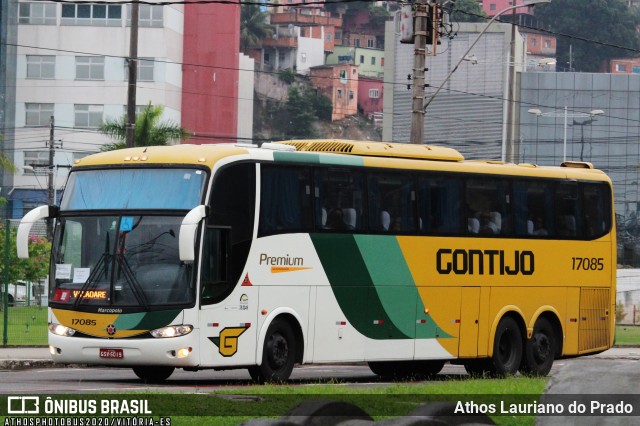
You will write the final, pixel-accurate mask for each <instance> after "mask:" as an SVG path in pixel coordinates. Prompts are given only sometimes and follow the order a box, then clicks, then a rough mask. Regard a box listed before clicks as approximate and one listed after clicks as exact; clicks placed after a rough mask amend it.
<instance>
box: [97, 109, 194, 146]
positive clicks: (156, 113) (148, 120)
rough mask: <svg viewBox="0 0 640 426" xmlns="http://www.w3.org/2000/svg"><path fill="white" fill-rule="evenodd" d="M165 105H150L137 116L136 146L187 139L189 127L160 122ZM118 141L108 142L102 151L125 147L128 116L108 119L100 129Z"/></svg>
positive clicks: (155, 144)
mask: <svg viewBox="0 0 640 426" xmlns="http://www.w3.org/2000/svg"><path fill="white" fill-rule="evenodd" d="M163 111H164V107H163V106H162V105H151V102H149V104H148V105H146V106H145V107H144V109H143V110H142V112H141V113H140V114H138V115H137V116H136V126H135V146H157V145H167V143H168V142H169V141H174V140H185V139H187V138H188V137H189V132H188V131H187V129H185V128H183V127H180V126H178V125H177V124H175V123H173V122H171V121H162V122H160V121H159V120H160V117H161V116H162V112H163ZM98 131H99V132H100V133H102V134H105V135H107V136H109V137H111V138H113V139H116V140H117V142H115V143H111V144H106V145H104V146H103V147H102V149H101V150H102V151H113V150H114V149H122V148H125V146H126V144H125V140H126V138H127V117H126V115H125V116H122V118H120V119H119V120H106V121H105V122H104V123H103V124H102V126H100V128H99V129H98Z"/></svg>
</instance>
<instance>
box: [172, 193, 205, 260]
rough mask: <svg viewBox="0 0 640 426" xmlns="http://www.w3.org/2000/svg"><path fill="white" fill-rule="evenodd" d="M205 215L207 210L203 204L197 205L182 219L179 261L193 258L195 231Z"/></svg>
mask: <svg viewBox="0 0 640 426" xmlns="http://www.w3.org/2000/svg"><path fill="white" fill-rule="evenodd" d="M206 215H207V210H206V208H205V206H203V205H199V206H197V207H195V208H193V209H192V210H191V211H190V212H189V213H187V215H186V216H185V217H184V219H182V224H181V225H180V236H179V240H178V244H179V249H180V261H182V262H193V261H194V260H195V257H196V255H195V245H196V244H195V242H196V231H197V230H198V225H199V224H200V221H201V220H202V219H204V218H205V217H206Z"/></svg>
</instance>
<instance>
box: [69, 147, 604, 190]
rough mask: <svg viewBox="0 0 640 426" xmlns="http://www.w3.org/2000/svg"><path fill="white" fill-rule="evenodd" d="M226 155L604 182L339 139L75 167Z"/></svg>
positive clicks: (195, 150)
mask: <svg viewBox="0 0 640 426" xmlns="http://www.w3.org/2000/svg"><path fill="white" fill-rule="evenodd" d="M231 156H242V157H244V158H253V159H258V160H271V159H273V160H275V161H283V162H293V163H322V164H327V165H329V164H335V165H340V164H342V165H344V164H351V165H359V166H364V167H382V168H397V169H406V170H410V169H414V170H436V171H452V172H468V173H480V174H496V175H497V174H503V175H513V176H532V177H533V176H535V177H554V178H569V179H588V180H606V181H609V179H608V177H607V176H606V175H605V174H604V172H602V171H601V170H597V169H595V168H594V167H593V165H591V164H590V163H586V162H574V161H568V162H565V163H563V164H562V166H561V167H557V166H539V165H536V164H513V163H503V162H502V161H496V160H465V159H464V157H463V156H462V154H460V153H459V152H458V151H456V150H455V149H452V148H445V147H440V146H431V145H411V144H404V143H389V142H372V141H353V140H340V139H314V140H286V141H279V142H275V143H271V144H264V146H263V147H262V148H259V147H258V145H251V144H203V145H191V144H181V145H171V146H150V147H139V148H128V149H121V150H115V151H108V152H103V153H99V154H94V155H90V156H87V157H84V158H82V159H80V160H76V161H75V163H74V168H80V167H91V166H93V167H95V166H109V165H113V166H141V165H151V164H157V165H168V164H170V165H180V164H184V165H202V166H205V167H207V168H209V169H213V168H214V166H215V164H216V162H218V161H219V160H221V159H223V158H226V157H231Z"/></svg>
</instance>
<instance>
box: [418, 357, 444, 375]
mask: <svg viewBox="0 0 640 426" xmlns="http://www.w3.org/2000/svg"><path fill="white" fill-rule="evenodd" d="M414 362H415V364H416V373H418V374H419V375H421V376H424V377H427V378H432V377H434V376H435V375H436V374H438V373H439V372H441V371H442V369H443V368H444V361H438V360H428V361H414Z"/></svg>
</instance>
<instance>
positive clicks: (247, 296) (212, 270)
mask: <svg viewBox="0 0 640 426" xmlns="http://www.w3.org/2000/svg"><path fill="white" fill-rule="evenodd" d="M229 236H230V230H229V229H221V228H215V227H208V228H207V229H206V230H205V237H204V242H203V250H202V267H201V280H200V282H201V289H200V305H201V308H200V320H199V323H200V348H201V355H200V363H201V364H202V365H203V366H214V365H215V366H225V365H250V364H253V363H255V344H256V343H255V342H256V339H257V331H256V330H257V309H258V308H257V307H258V291H257V287H254V286H253V285H252V283H251V281H250V279H249V276H248V274H246V275H245V276H244V277H243V278H242V281H241V282H240V283H238V282H236V281H235V280H234V279H233V278H234V277H232V276H230V269H231V262H230V256H229V252H230V250H231V244H230V241H229V240H230V238H229Z"/></svg>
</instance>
